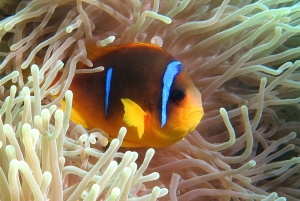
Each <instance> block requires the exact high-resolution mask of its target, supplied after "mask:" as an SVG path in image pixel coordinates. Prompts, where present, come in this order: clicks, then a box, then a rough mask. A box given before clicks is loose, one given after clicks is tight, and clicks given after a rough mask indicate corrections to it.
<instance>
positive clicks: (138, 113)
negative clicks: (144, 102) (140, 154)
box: [121, 98, 147, 139]
mask: <svg viewBox="0 0 300 201" xmlns="http://www.w3.org/2000/svg"><path fill="white" fill-rule="evenodd" d="M121 101H122V103H123V105H124V110H125V114H124V117H123V120H124V122H125V123H126V124H127V125H128V126H134V127H136V128H137V133H138V136H139V139H141V138H142V136H143V134H144V131H145V117H146V116H147V113H146V112H144V110H143V109H142V108H141V107H140V106H139V105H138V104H136V103H135V102H133V101H132V100H130V99H126V98H122V99H121Z"/></svg>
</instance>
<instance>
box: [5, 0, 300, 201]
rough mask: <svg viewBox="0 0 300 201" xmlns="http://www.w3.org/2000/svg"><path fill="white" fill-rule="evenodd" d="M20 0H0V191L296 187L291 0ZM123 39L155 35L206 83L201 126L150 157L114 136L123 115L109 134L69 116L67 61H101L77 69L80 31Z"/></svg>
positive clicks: (196, 196)
mask: <svg viewBox="0 0 300 201" xmlns="http://www.w3.org/2000/svg"><path fill="white" fill-rule="evenodd" d="M18 3H19V2H18V1H9V0H1V3H0V10H1V12H0V15H1V16H0V17H1V18H2V20H1V21H0V59H1V64H0V71H1V77H2V78H1V80H0V84H1V85H2V86H1V88H0V89H1V90H0V99H1V102H0V104H1V109H0V115H1V116H2V118H1V121H0V155H1V156H0V167H1V169H0V199H1V200H5V201H9V200H11V201H13V200H25V201H27V200H68V201H71V200H108V201H111V200H121V201H123V200H131V201H134V200H156V199H159V200H172V201H173V200H174V201H175V200H178V201H183V200H184V201H187V200H265V201H266V200H300V189H299V186H300V173H299V172H300V165H299V163H300V158H299V157H298V156H299V152H300V148H299V145H300V141H299V134H298V133H299V130H300V105H299V101H300V98H299V97H300V81H299V80H300V71H299V69H298V67H299V66H300V61H299V60H298V59H299V55H300V46H299V45H300V39H299V33H300V26H299V24H300V12H299V11H300V3H299V1H289V0H282V1H277V0H260V1H250V0H243V1H237V0H231V1H229V0H223V1H213V0H199V1H196V0H183V1H177V0H171V1H169V0H165V1H163V0H161V1H159V0H153V1H152V0H148V1H147V0H146V1H138V0H132V1H117V0H115V1H108V0H107V1H106V0H103V1H102V0H101V1H100V0H99V1H97V0H84V1H81V0H77V1H75V0H47V1H46V0H40V1H38V0H35V1H28V0H26V1H25V0H24V1H21V2H20V3H19V4H18ZM14 11H15V15H13V13H14ZM10 15H11V16H10ZM130 42H148V43H154V44H158V45H159V46H162V47H163V48H164V49H165V50H167V51H168V52H169V53H170V54H172V55H173V56H174V57H175V58H176V59H177V60H180V61H181V62H182V64H183V65H184V66H185V67H186V68H187V70H188V72H189V74H190V76H191V78H192V80H193V81H194V83H195V85H196V86H197V87H198V89H199V90H200V91H201V93H202V99H203V107H204V111H205V115H204V117H203V120H202V121H201V123H200V124H199V126H198V127H197V128H196V130H195V131H193V132H192V133H190V134H189V135H187V136H186V137H185V138H184V139H183V140H181V141H179V142H178V143H176V144H174V145H172V146H170V147H168V148H165V149H158V150H156V153H155V156H154V157H153V155H154V150H153V149H149V150H147V149H145V148H144V149H136V150H127V151H126V150H124V149H119V145H120V142H121V141H122V139H123V137H124V135H125V133H126V130H124V128H122V129H121V130H120V134H119V137H118V139H115V140H113V141H112V142H111V143H110V145H109V147H108V148H107V147H105V146H106V145H107V143H108V142H107V134H105V133H103V132H102V131H101V128H100V129H99V128H95V129H93V130H86V129H84V128H83V127H81V126H80V125H75V124H74V123H72V122H69V116H70V110H71V101H72V92H71V91H68V87H69V86H70V83H71V81H72V77H73V75H74V74H75V73H91V72H99V71H101V70H103V68H101V67H99V68H94V69H77V70H76V69H75V66H76V64H77V63H78V62H83V63H85V64H87V65H90V64H91V62H90V61H89V60H87V58H86V49H85V44H94V45H95V44H96V45H98V46H106V45H118V44H125V43H130ZM28 68H29V69H30V70H31V76H30V77H29V78H28V81H27V80H26V79H25V78H24V77H25V76H23V74H24V73H25V72H26V70H22V69H28ZM62 68H63V72H64V73H63V76H62V78H61V79H60V81H59V82H58V83H57V84H55V85H54V86H51V87H50V88H49V86H50V83H51V81H52V80H53V79H54V77H55V75H56V73H57V72H58V71H59V70H60V69H62ZM11 81H12V83H14V85H13V86H11V87H10V88H7V87H6V86H7V85H8V82H11ZM10 85H11V84H10ZM58 93H59V96H58V97H57V98H56V99H55V98H53V96H52V95H55V94H58ZM64 97H65V99H66V109H65V112H62V110H60V109H58V106H60V102H61V100H62V99H63V98H64ZM96 138H97V139H98V142H96ZM118 149H119V150H118ZM125 151H126V152H125ZM152 157H153V158H152ZM137 158H139V159H138V160H137ZM151 158H152V160H151ZM150 160H151V163H150ZM167 189H168V190H167ZM167 193H168V194H167Z"/></svg>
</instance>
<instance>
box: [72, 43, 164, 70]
mask: <svg viewBox="0 0 300 201" xmlns="http://www.w3.org/2000/svg"><path fill="white" fill-rule="evenodd" d="M138 47H151V48H156V49H158V50H160V51H161V50H162V48H161V47H159V46H157V45H154V44H151V43H129V44H122V45H114V46H106V47H97V46H91V45H86V51H87V57H88V59H89V60H91V61H92V62H93V61H95V60H98V59H100V58H102V57H104V56H105V55H108V54H110V53H113V52H115V51H117V50H120V49H125V48H138ZM77 68H84V66H80V65H79V66H78V65H77Z"/></svg>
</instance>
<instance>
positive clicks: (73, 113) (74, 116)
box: [60, 100, 90, 129]
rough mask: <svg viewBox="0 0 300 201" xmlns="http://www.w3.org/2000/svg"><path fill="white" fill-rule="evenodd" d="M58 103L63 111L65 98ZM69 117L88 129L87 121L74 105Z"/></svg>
mask: <svg viewBox="0 0 300 201" xmlns="http://www.w3.org/2000/svg"><path fill="white" fill-rule="evenodd" d="M60 103H61V104H62V108H60V109H61V110H63V111H65V110H66V102H65V100H61V101H60ZM70 119H71V120H72V121H73V122H74V123H76V124H80V125H82V126H83V127H84V128H87V129H90V126H89V125H88V123H87V122H86V121H85V120H84V118H83V117H81V115H80V113H79V112H78V111H77V110H76V109H75V108H74V107H72V110H71V116H70Z"/></svg>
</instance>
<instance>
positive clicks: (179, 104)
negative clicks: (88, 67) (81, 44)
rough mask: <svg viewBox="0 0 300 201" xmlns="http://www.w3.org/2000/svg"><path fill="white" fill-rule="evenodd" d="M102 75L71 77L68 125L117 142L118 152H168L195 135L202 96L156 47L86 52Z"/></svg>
mask: <svg viewBox="0 0 300 201" xmlns="http://www.w3.org/2000/svg"><path fill="white" fill-rule="evenodd" d="M86 49H87V58H88V59H89V60H90V61H91V62H92V63H93V66H103V67H104V68H105V70H104V71H102V72H98V73H89V74H75V76H74V78H73V80H72V83H71V85H70V88H69V89H70V90H72V92H73V105H72V112H71V120H72V121H73V122H75V123H78V124H81V125H82V126H83V127H85V128H87V129H92V128H96V127H98V128H101V129H102V130H103V131H104V132H106V133H108V134H109V135H110V136H112V137H117V135H118V131H119V129H120V128H121V127H126V128H127V134H126V136H125V138H124V141H123V143H122V147H153V148H162V147H167V146H169V145H171V144H174V143H175V142H177V141H179V140H180V139H182V138H183V137H185V136H186V134H187V133H189V132H190V131H192V130H194V129H195V127H196V126H197V125H198V123H199V122H200V120H201V118H202V116H203V114H204V112H203V108H202V102H201V95H200V92H199V91H198V89H197V88H196V87H195V85H194V84H193V82H192V80H191V79H190V78H189V76H188V73H187V71H186V70H185V68H184V67H183V66H182V64H181V63H180V62H179V61H177V60H176V59H175V58H174V57H173V56H172V55H170V54H169V53H168V52H166V51H165V50H163V49H162V48H160V47H159V46H156V45H153V44H147V43H132V44H126V45H119V46H112V47H96V46H86Z"/></svg>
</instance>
